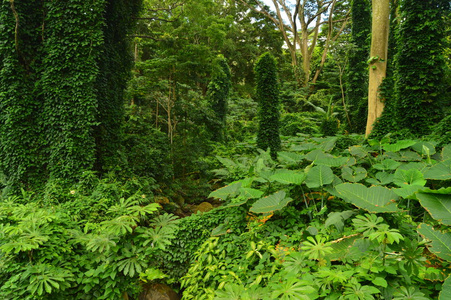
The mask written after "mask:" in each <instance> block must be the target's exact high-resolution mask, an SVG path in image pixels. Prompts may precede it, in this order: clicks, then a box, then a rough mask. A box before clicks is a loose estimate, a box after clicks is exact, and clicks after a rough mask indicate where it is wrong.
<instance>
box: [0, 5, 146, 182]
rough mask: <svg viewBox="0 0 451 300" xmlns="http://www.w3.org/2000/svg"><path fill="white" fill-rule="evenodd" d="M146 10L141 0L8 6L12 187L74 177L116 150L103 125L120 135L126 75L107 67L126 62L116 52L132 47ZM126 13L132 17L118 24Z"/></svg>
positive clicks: (5, 157)
mask: <svg viewBox="0 0 451 300" xmlns="http://www.w3.org/2000/svg"><path fill="white" fill-rule="evenodd" d="M139 7H140V1H139V0H134V1H125V0H124V1H113V0H99V1H95V2H93V3H91V2H89V3H88V2H86V1H82V0H68V1H47V0H45V1H39V2H37V1H12V0H11V1H9V2H8V1H4V2H3V3H2V4H1V10H0V20H1V24H2V30H1V31H0V35H1V39H2V41H4V42H3V43H2V44H1V45H0V59H1V63H2V66H3V68H2V71H1V72H0V82H1V87H0V109H1V114H0V115H1V116H2V117H1V119H0V138H1V147H2V151H1V155H0V162H1V166H0V167H1V170H2V172H3V173H4V174H5V175H6V178H7V181H8V184H7V187H8V188H12V189H13V190H17V189H18V188H19V187H27V186H29V185H30V184H34V182H35V181H36V180H37V178H43V180H46V179H48V178H52V179H53V178H60V179H65V180H68V181H73V180H75V178H77V177H78V176H79V175H80V174H81V173H82V172H83V171H85V170H92V169H93V166H94V163H95V160H96V151H98V150H99V148H103V147H108V145H106V144H105V143H96V139H95V135H94V131H95V129H94V128H95V127H96V126H99V124H100V126H102V125H104V127H105V128H106V132H107V135H108V137H109V138H111V139H112V140H114V139H117V136H118V135H119V134H120V132H119V130H118V128H119V126H120V125H119V124H118V123H120V122H121V118H120V116H118V114H116V113H115V112H113V110H116V109H120V108H117V107H116V106H117V105H118V106H119V107H120V106H121V105H122V103H121V101H117V100H113V98H115V97H111V96H112V95H111V94H110V93H111V92H110V91H109V89H110V88H112V86H111V85H113V86H115V85H117V86H118V87H117V89H116V90H115V91H117V92H119V90H120V89H121V87H122V88H123V87H124V82H125V78H124V76H122V75H120V76H118V75H116V74H118V73H119V74H123V73H121V72H120V71H118V70H116V68H107V67H106V66H107V65H109V66H112V65H114V64H115V62H114V61H115V60H116V59H118V57H115V56H114V55H111V54H112V53H114V52H116V51H118V52H121V51H124V49H126V48H124V47H123V46H122V45H123V43H124V42H123V39H125V33H126V32H128V29H129V26H131V25H132V22H130V20H132V19H133V17H134V16H135V15H136V13H137V12H138V9H139ZM124 12H126V13H127V14H126V15H124V17H123V18H124V19H126V20H127V21H126V22H119V23H117V22H116V21H117V19H115V17H116V16H117V15H118V14H123V13H124ZM112 23H114V26H111V25H112ZM117 32H122V33H123V34H117ZM112 37H114V38H112ZM105 53H106V54H108V55H105ZM122 66H123V65H122V64H121V67H122ZM116 67H117V65H116ZM109 81H111V82H112V83H111V84H108V82H109ZM113 89H114V88H113ZM118 96H119V97H120V93H119V95H118ZM111 101H112V102H114V103H113V104H112V105H111V103H110V102H111ZM113 106H114V108H112V107H113ZM110 108H111V109H110ZM109 114H111V115H112V116H114V120H112V119H111V117H110V116H108V115H109ZM106 119H108V120H106ZM116 145H117V144H116ZM115 150H116V149H114V150H112V149H109V150H108V151H110V153H111V152H114V151H115ZM108 151H107V152H108Z"/></svg>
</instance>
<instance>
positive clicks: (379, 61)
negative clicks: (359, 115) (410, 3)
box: [365, 0, 390, 136]
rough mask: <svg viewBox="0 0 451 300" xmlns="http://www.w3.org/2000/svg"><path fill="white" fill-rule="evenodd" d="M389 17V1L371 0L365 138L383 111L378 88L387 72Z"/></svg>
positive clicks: (382, 102)
mask: <svg viewBox="0 0 451 300" xmlns="http://www.w3.org/2000/svg"><path fill="white" fill-rule="evenodd" d="M389 16H390V1H389V0H373V17H372V30H371V31H372V37H371V53H370V60H369V86H368V119H367V123H366V131H365V135H366V136H368V135H369V134H370V133H371V130H372V129H373V124H374V122H375V121H376V119H377V118H378V117H380V115H381V114H382V111H383V110H384V101H383V99H382V98H381V97H380V89H379V87H380V85H381V84H382V81H383V79H384V78H385V76H386V71H387V54H388V33H389V27H390V26H389V25H390V24H389V20H390V19H389Z"/></svg>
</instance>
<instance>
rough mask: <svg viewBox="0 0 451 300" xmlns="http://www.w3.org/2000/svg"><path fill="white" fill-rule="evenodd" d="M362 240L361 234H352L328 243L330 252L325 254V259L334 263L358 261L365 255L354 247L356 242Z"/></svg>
mask: <svg viewBox="0 0 451 300" xmlns="http://www.w3.org/2000/svg"><path fill="white" fill-rule="evenodd" d="M361 239H362V235H361V234H353V235H351V236H345V237H342V238H340V239H338V240H336V241H332V242H331V243H330V247H331V248H332V252H331V253H328V254H326V256H325V259H327V260H331V261H336V260H345V261H346V260H358V259H359V258H361V257H363V256H365V255H366V253H365V252H363V251H360V250H359V248H358V247H356V245H355V244H356V242H357V241H358V240H361Z"/></svg>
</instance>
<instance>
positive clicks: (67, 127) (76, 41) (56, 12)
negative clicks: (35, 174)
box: [39, 0, 105, 180]
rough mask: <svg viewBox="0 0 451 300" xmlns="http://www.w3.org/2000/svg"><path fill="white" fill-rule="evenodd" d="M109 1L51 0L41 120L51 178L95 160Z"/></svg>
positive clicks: (71, 174) (75, 173)
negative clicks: (94, 132) (99, 80)
mask: <svg viewBox="0 0 451 300" xmlns="http://www.w3.org/2000/svg"><path fill="white" fill-rule="evenodd" d="M104 4H105V3H104V1H96V2H95V3H94V4H93V3H89V2H86V1H82V0H78V1H75V0H73V1H68V2H66V1H64V2H63V1H57V2H47V3H46V23H45V28H46V31H45V32H44V34H45V39H44V42H43V53H44V59H43V65H42V74H41V75H40V77H41V78H40V82H39V87H40V89H41V90H42V94H43V96H44V111H43V115H42V120H41V122H42V124H43V125H44V127H45V139H46V144H45V146H46V147H47V150H46V152H47V153H48V169H49V172H50V177H51V178H66V179H69V180H73V179H75V177H76V176H78V175H79V174H80V172H82V171H83V170H89V169H91V168H92V167H93V164H94V159H95V142H94V137H93V135H92V126H93V125H94V122H95V121H96V113H97V97H96V92H97V87H96V77H97V75H98V74H99V69H98V65H97V61H98V60H99V59H100V56H101V52H100V47H101V45H102V43H103V33H102V26H103V9H104ZM68 19H70V20H71V22H70V23H68V22H66V21H67V20H68Z"/></svg>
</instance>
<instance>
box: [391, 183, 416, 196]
mask: <svg viewBox="0 0 451 300" xmlns="http://www.w3.org/2000/svg"><path fill="white" fill-rule="evenodd" d="M422 188H423V187H422V186H420V185H405V186H403V187H401V188H399V189H394V190H393V191H394V192H395V193H396V195H398V196H399V197H402V198H404V199H409V198H413V199H415V196H414V195H415V193H416V192H418V191H419V190H421V189H422Z"/></svg>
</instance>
